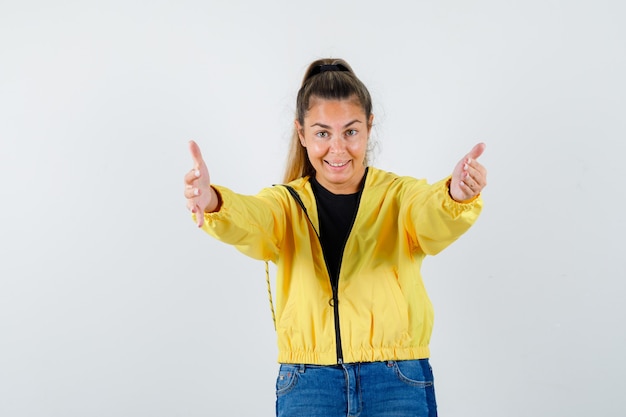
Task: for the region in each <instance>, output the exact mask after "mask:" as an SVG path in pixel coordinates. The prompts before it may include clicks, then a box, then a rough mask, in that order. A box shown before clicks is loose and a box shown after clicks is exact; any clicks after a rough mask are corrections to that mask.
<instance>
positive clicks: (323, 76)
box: [283, 58, 372, 183]
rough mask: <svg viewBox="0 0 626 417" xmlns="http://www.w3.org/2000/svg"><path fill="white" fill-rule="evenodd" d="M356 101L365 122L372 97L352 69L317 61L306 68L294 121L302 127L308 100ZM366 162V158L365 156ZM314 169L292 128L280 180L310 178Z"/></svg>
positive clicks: (340, 61) (339, 62)
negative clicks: (363, 114) (282, 175)
mask: <svg viewBox="0 0 626 417" xmlns="http://www.w3.org/2000/svg"><path fill="white" fill-rule="evenodd" d="M314 98H320V99H324V100H347V99H355V100H356V101H358V103H359V104H360V105H361V106H362V107H363V110H364V111H365V116H366V120H370V116H371V114H372V98H371V96H370V93H369V91H368V90H367V88H366V87H365V85H364V84H363V83H362V82H361V80H359V79H358V78H357V76H356V75H355V74H354V71H352V68H351V67H350V65H348V63H347V62H346V61H344V60H343V59H332V58H325V59H318V60H316V61H314V62H312V63H311V65H309V67H308V69H307V70H306V72H305V74H304V78H303V80H302V86H301V87H300V90H299V91H298V96H297V99H296V120H298V122H299V123H300V125H304V117H305V116H306V114H307V112H308V110H309V109H310V107H309V105H310V103H311V100H312V99H314ZM366 161H367V157H366ZM314 174H315V169H314V168H313V165H311V162H310V161H309V158H308V156H307V153H306V148H305V147H304V146H302V144H301V143H300V137H299V136H298V131H297V129H296V127H295V126H294V129H293V133H292V135H291V142H290V145H289V154H288V155H287V166H286V168H285V175H284V177H283V181H284V182H285V183H288V182H290V181H293V180H295V179H297V178H301V177H305V176H312V175H314Z"/></svg>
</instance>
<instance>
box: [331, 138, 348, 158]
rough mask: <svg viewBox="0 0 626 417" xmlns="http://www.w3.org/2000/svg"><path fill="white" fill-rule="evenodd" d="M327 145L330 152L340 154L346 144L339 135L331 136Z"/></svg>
mask: <svg viewBox="0 0 626 417" xmlns="http://www.w3.org/2000/svg"><path fill="white" fill-rule="evenodd" d="M329 146H330V152H331V153H335V154H341V153H343V152H344V151H345V149H346V144H345V143H344V141H343V139H342V138H341V137H340V136H333V138H331V140H330V143H329Z"/></svg>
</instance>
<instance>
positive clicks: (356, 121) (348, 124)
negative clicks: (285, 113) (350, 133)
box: [311, 119, 363, 129]
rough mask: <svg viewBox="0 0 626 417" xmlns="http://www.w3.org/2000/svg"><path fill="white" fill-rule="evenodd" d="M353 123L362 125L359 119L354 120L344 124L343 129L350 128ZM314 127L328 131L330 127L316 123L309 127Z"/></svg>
mask: <svg viewBox="0 0 626 417" xmlns="http://www.w3.org/2000/svg"><path fill="white" fill-rule="evenodd" d="M355 123H363V122H361V121H360V120H359V119H354V120H353V121H351V122H348V123H346V124H345V125H344V126H343V127H344V128H346V127H348V126H351V125H353V124H355ZM315 126H319V127H321V128H323V129H330V126H328V125H325V124H323V123H319V122H318V123H313V124H312V125H311V127H315Z"/></svg>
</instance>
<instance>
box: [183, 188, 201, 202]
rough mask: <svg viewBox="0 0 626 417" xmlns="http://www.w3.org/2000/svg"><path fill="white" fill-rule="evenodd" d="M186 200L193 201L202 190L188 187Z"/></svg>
mask: <svg viewBox="0 0 626 417" xmlns="http://www.w3.org/2000/svg"><path fill="white" fill-rule="evenodd" d="M183 194H184V195H185V198H186V199H189V200H192V199H194V198H196V197H198V196H199V195H200V190H199V189H198V188H195V187H187V188H185V191H184V193H183Z"/></svg>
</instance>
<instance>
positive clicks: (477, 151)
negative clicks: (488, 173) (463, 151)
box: [467, 142, 487, 160]
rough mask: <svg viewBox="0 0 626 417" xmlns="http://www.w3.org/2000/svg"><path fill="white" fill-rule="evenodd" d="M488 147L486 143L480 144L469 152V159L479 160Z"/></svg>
mask: <svg viewBox="0 0 626 417" xmlns="http://www.w3.org/2000/svg"><path fill="white" fill-rule="evenodd" d="M486 147H487V145H485V144H484V143H482V142H480V143H478V144H476V145H475V146H474V147H473V148H472V150H471V151H469V153H468V154H467V157H468V158H469V159H470V160H474V159H476V158H478V157H479V156H480V155H482V154H483V152H484V151H485V148H486Z"/></svg>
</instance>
